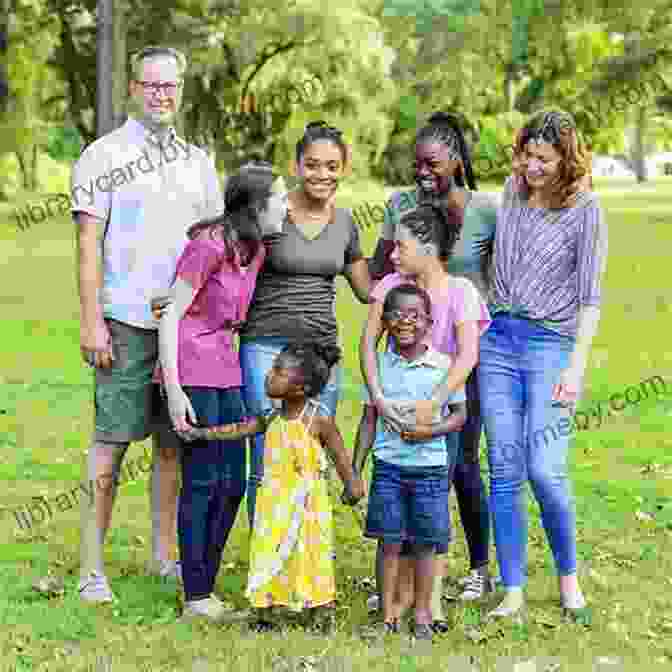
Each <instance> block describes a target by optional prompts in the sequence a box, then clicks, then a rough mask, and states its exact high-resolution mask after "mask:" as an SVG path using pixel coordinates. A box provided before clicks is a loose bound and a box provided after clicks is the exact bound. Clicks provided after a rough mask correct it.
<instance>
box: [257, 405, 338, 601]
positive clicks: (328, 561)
mask: <svg viewBox="0 0 672 672" xmlns="http://www.w3.org/2000/svg"><path fill="white" fill-rule="evenodd" d="M309 403H311V404H312V405H313V406H314V409H313V413H312V416H311V419H310V422H312V418H313V417H314V416H315V412H316V410H317V404H316V403H315V402H309ZM307 406H308V404H306V407H307ZM306 407H304V409H303V411H302V412H301V415H300V416H299V417H298V418H297V419H295V420H287V419H285V418H283V417H281V416H278V417H276V418H275V419H274V420H273V421H272V422H271V424H270V425H269V427H268V431H267V432H266V438H265V450H264V477H263V481H262V483H261V487H260V488H259V490H258V491H257V501H256V508H255V519H254V529H253V531H252V537H251V540H250V572H249V577H248V583H247V590H246V592H245V595H246V597H247V598H248V599H249V600H250V602H251V604H252V606H253V607H256V608H264V607H271V606H284V607H288V608H289V609H291V610H292V611H301V610H302V609H308V608H311V607H317V606H321V605H324V604H328V603H330V602H333V601H334V600H335V598H336V580H335V576H334V550H333V540H332V514H331V503H330V501H329V495H328V490H327V481H326V478H325V476H326V469H327V462H326V458H325V456H324V452H323V449H322V446H321V445H320V443H319V441H318V440H317V438H315V437H314V436H312V435H311V434H310V433H309V427H310V422H309V423H308V426H306V424H304V421H303V414H304V412H305V410H306Z"/></svg>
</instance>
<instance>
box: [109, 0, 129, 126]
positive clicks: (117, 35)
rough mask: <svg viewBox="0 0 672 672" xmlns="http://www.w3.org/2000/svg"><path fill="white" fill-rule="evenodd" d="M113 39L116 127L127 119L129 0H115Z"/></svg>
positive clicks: (113, 92)
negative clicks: (127, 27)
mask: <svg viewBox="0 0 672 672" xmlns="http://www.w3.org/2000/svg"><path fill="white" fill-rule="evenodd" d="M113 2H114V6H113V14H114V15H113V23H112V41H113V44H114V54H113V69H114V79H113V80H112V110H113V115H114V127H115V128H119V126H121V125H122V124H123V123H124V122H125V121H126V99H127V97H128V78H127V76H126V72H127V70H126V16H127V11H128V3H127V0H113Z"/></svg>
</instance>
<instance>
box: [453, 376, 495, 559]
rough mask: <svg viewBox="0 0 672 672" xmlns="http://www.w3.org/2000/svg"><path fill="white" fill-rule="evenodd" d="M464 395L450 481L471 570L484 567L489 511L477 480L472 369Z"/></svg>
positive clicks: (477, 421)
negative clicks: (462, 423) (464, 415)
mask: <svg viewBox="0 0 672 672" xmlns="http://www.w3.org/2000/svg"><path fill="white" fill-rule="evenodd" d="M466 393H467V422H466V424H465V426H464V427H463V429H462V431H461V432H460V454H459V457H458V460H457V464H456V465H455V473H454V476H453V481H454V483H455V493H456V494H457V504H458V506H459V509H460V519H461V520H462V527H463V528H464V535H465V537H466V538H467V545H468V547H469V560H470V564H471V568H472V569H478V568H479V567H483V566H485V565H487V564H488V555H489V551H488V549H489V546H490V510H489V507H488V497H487V494H486V492H485V484H484V483H483V479H482V478H481V465H480V461H479V453H478V447H479V441H480V438H481V430H482V428H483V420H482V419H481V408H480V397H479V390H478V377H477V370H476V369H474V370H473V371H472V372H471V374H470V375H469V378H468V379H467V384H466Z"/></svg>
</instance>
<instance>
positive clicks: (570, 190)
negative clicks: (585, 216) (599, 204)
mask: <svg viewBox="0 0 672 672" xmlns="http://www.w3.org/2000/svg"><path fill="white" fill-rule="evenodd" d="M533 139H539V140H543V141H545V142H548V143H550V144H552V145H553V147H554V148H555V149H556V151H557V152H558V153H559V154H560V156H561V157H562V158H561V160H560V164H559V165H558V174H557V176H556V177H555V179H554V180H553V184H552V187H553V189H552V194H551V203H550V207H551V208H554V209H558V208H568V207H571V206H572V205H573V204H574V202H575V200H576V196H577V194H578V193H579V192H582V191H590V190H591V189H592V186H593V181H592V175H591V162H592V157H591V154H590V152H589V151H588V149H587V148H586V147H585V145H584V144H583V142H582V140H581V138H580V136H579V134H578V132H577V129H576V123H575V122H574V119H573V117H572V115H571V114H569V113H567V112H563V111H562V110H542V111H540V112H537V113H536V114H534V115H532V117H530V119H529V120H528V122H527V123H526V124H525V125H524V126H523V127H522V128H521V129H520V130H519V131H518V133H517V134H516V139H515V142H514V145H513V174H514V176H515V177H516V178H517V180H516V181H517V183H518V185H519V186H520V190H521V192H523V193H524V194H525V195H527V192H528V191H529V188H528V185H527V180H526V179H525V165H524V164H525V161H524V158H523V157H524V154H525V148H526V147H527V144H528V143H529V142H530V140H533Z"/></svg>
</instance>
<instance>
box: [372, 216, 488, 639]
mask: <svg viewBox="0 0 672 672" xmlns="http://www.w3.org/2000/svg"><path fill="white" fill-rule="evenodd" d="M459 235H460V225H459V223H456V222H455V221H454V218H450V217H448V213H447V211H446V210H445V209H444V208H443V206H440V207H438V206H435V205H429V204H423V205H420V206H418V207H416V208H414V209H412V210H408V211H407V212H406V213H405V214H404V215H403V217H402V218H401V221H400V224H399V226H398V228H397V231H396V233H395V239H394V248H393V249H392V251H391V254H390V261H391V262H392V265H393V267H394V270H395V272H394V273H392V274H390V275H386V276H385V277H384V278H383V279H382V280H381V281H380V282H378V283H377V284H376V286H375V288H374V290H373V291H372V292H371V306H370V309H369V317H368V320H367V323H366V326H365V328H364V332H363V334H362V341H361V344H360V357H361V364H362V374H363V376H364V379H365V381H366V384H367V387H368V388H369V392H370V395H371V399H372V401H373V403H374V405H375V406H376V408H377V410H378V413H379V414H380V415H381V416H382V417H383V418H385V421H386V422H387V423H388V424H389V426H390V427H391V429H393V430H395V431H398V432H401V431H404V430H405V431H411V430H413V429H414V428H415V426H416V424H432V418H433V416H434V415H435V414H436V412H437V411H438V409H439V408H441V407H443V405H444V403H445V401H446V400H447V399H448V397H449V396H450V395H451V394H453V392H455V390H457V389H459V388H461V387H462V386H463V385H464V384H465V382H466V380H467V378H468V376H469V374H470V373H471V370H472V369H473V367H474V366H475V365H476V363H477V361H478V345H479V339H480V336H481V334H482V333H483V332H484V331H485V330H486V329H487V328H488V326H489V324H490V314H489V313H488V308H487V306H486V304H485V302H484V301H483V299H482V298H481V296H480V294H479V292H478V290H477V289H476V287H475V286H474V284H473V283H472V282H471V281H470V280H468V279H467V278H462V277H456V276H452V275H449V274H448V273H447V272H446V270H445V263H446V262H447V260H448V258H449V257H450V255H451V253H452V251H453V248H454V246H455V243H456V242H457V239H458V237H459ZM409 281H410V282H412V283H415V284H417V285H418V286H419V287H422V288H423V289H425V290H426V291H427V293H428V294H429V296H430V298H431V301H432V317H433V324H432V329H431V333H430V339H431V345H432V346H433V347H434V349H435V350H438V351H439V352H441V353H443V354H446V355H450V356H451V358H452V359H453V362H454V364H453V366H452V367H451V368H450V370H449V373H448V375H447V377H446V378H445V380H444V382H443V384H442V385H441V386H440V387H439V388H438V389H437V390H435V392H434V399H433V400H431V401H430V402H415V401H413V402H411V401H410V400H409V402H408V403H399V402H395V403H393V402H392V401H390V400H388V399H385V398H384V397H383V395H382V390H381V386H380V382H379V378H378V370H377V365H376V344H377V342H378V340H379V339H380V337H381V335H382V333H383V323H382V312H383V303H384V301H385V296H386V295H387V293H388V292H389V291H390V289H392V288H393V287H396V286H398V285H401V284H405V283H407V282H409ZM404 416H405V417H404ZM404 420H405V422H404ZM457 441H458V436H457V434H452V435H448V436H447V437H446V449H447V451H448V465H449V467H450V471H451V480H452V471H453V470H454V468H455V463H456V461H457V457H458V452H459V445H458V442H457ZM448 541H449V540H448V539H446V540H445V544H441V545H439V547H437V549H436V552H437V554H441V553H446V552H447V550H448ZM381 562H382V556H381V554H380V549H379V553H378V557H377V560H376V575H377V577H379V576H380V571H379V570H380V566H381ZM442 565H443V563H442V562H441V561H440V559H439V558H437V568H436V579H435V589H434V594H433V596H432V617H433V619H434V622H435V628H436V629H437V630H443V629H445V627H446V625H445V621H444V620H443V618H442V612H441V602H440V596H441V590H440V588H441V583H442V580H443V566H442ZM409 568H410V565H409V564H408V563H403V564H401V565H400V578H399V592H398V596H397V606H396V610H397V612H398V613H397V615H396V617H397V618H398V617H401V612H402V611H403V610H404V609H405V608H407V607H409V606H410V605H411V604H412V602H413V599H414V595H413V592H414V591H413V587H412V585H411V584H410V571H409ZM379 585H380V584H379Z"/></svg>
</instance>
